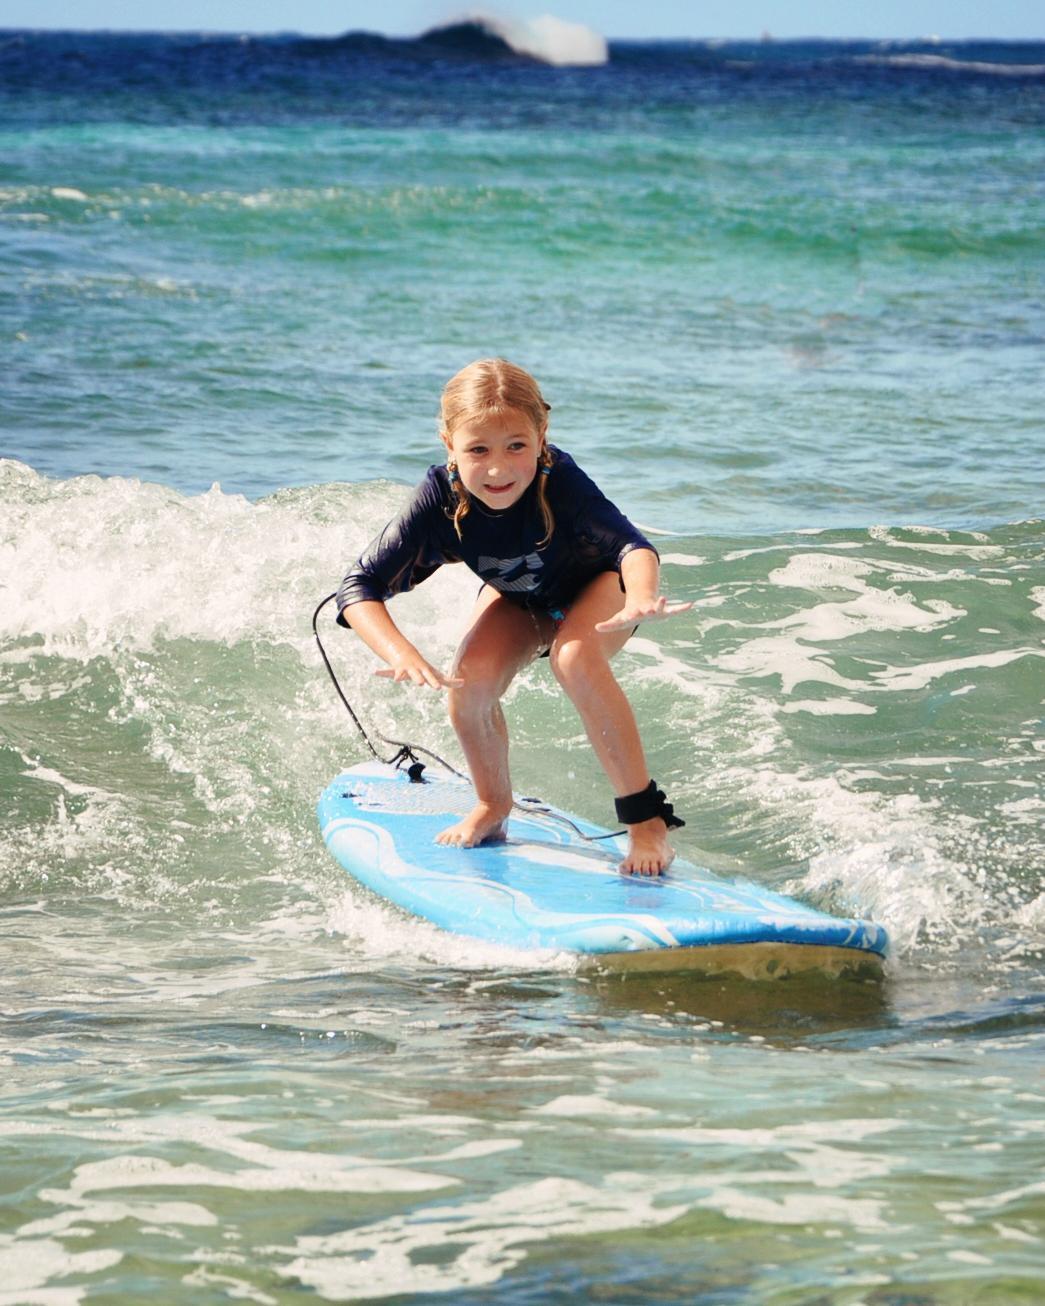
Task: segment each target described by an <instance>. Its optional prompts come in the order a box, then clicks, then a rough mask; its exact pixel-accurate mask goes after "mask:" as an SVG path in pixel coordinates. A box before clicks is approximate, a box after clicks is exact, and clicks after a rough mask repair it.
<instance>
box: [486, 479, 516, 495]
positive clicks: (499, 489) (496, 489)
mask: <svg viewBox="0 0 1045 1306" xmlns="http://www.w3.org/2000/svg"><path fill="white" fill-rule="evenodd" d="M514 484H515V482H514V481H509V482H508V484H507V485H484V486H483V489H484V490H485V491H486V492H487V494H507V493H508V491H509V490H510V489H511V488H512V486H513V485H514Z"/></svg>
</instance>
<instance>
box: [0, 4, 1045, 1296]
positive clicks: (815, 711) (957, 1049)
mask: <svg viewBox="0 0 1045 1306" xmlns="http://www.w3.org/2000/svg"><path fill="white" fill-rule="evenodd" d="M547 53H548V52H547V51H546V54H547ZM552 54H554V51H552ZM0 106H2V110H3V112H2V114H0V142H2V148H0V340H2V342H3V360H4V361H3V367H2V369H0V422H2V425H0V939H2V944H0V950H2V956H3V965H2V966H0V1067H2V1074H3V1091H2V1094H0V1175H2V1182H0V1266H2V1267H3V1273H2V1275H0V1303H19V1304H22V1303H41V1304H44V1303H45V1304H46V1306H52V1304H59V1306H65V1304H66V1303H77V1302H80V1301H84V1302H88V1301H99V1302H106V1303H120V1304H121V1306H123V1304H124V1303H126V1304H127V1306H132V1304H137V1303H140V1302H142V1301H145V1300H149V1301H153V1302H156V1303H183V1302H185V1303H189V1302H191V1303H210V1302H221V1301H226V1300H232V1299H236V1300H246V1301H254V1302H261V1303H283V1302H291V1301H298V1300H304V1299H307V1298H312V1299H317V1300H320V1301H394V1302H404V1303H406V1302H409V1303H436V1302H446V1301H452V1302H464V1303H468V1302H476V1303H479V1302H483V1303H485V1302H498V1303H512V1306H523V1304H524V1303H537V1302H539V1303H559V1302H566V1301H577V1300H580V1301H600V1302H603V1301H604V1302H617V1303H629V1304H630V1303H639V1302H643V1303H708V1304H709V1306H711V1304H714V1306H725V1304H727V1303H728V1304H729V1306H739V1304H741V1303H743V1304H745V1306H746V1304H747V1303H751V1304H758V1306H762V1304H763V1303H770V1304H772V1306H785V1304H786V1306H799V1304H804V1303H813V1302H815V1303H818V1304H819V1303H830V1304H831V1306H835V1304H836V1303H837V1304H838V1306H842V1304H845V1306H856V1304H857V1303H868V1306H871V1304H873V1306H886V1304H888V1306H898V1304H900V1303H904V1304H906V1303H911V1304H913V1303H918V1306H930V1304H931V1306H936V1304H937V1303H939V1304H941V1306H964V1304H965V1303H979V1302H984V1303H991V1304H992V1306H993V1304H994V1303H1009V1302H1013V1303H1015V1302H1029V1301H1033V1300H1037V1299H1038V1298H1039V1297H1040V1293H1041V1281H1042V1248H1041V1238H1042V1225H1043V1219H1045V1186H1043V1184H1042V1179H1041V1175H1042V1156H1043V1154H1042V1117H1043V1111H1042V1107H1043V1103H1045V1090H1043V1086H1042V1085H1043V1080H1042V1055H1041V1053H1042V1044H1043V1033H1045V986H1043V968H1042V961H1043V957H1045V886H1043V876H1045V853H1043V841H1042V828H1043V816H1045V793H1043V784H1042V774H1043V773H1042V764H1043V760H1045V756H1043V755H1045V731H1043V728H1042V720H1043V717H1042V697H1043V688H1045V640H1043V637H1045V624H1043V623H1045V548H1043V536H1045V531H1043V525H1042V497H1043V495H1042V491H1043V487H1045V434H1043V428H1042V411H1043V406H1045V404H1043V401H1045V395H1043V388H1042V380H1041V377H1042V358H1043V348H1042V346H1043V343H1045V307H1043V305H1045V294H1043V291H1045V285H1043V280H1045V278H1043V268H1045V240H1043V236H1042V227H1041V212H1042V200H1043V198H1045V196H1043V191H1045V184H1043V177H1045V133H1043V132H1042V127H1043V125H1045V46H1041V45H1023V46H1011V45H1010V46H1004V45H991V44H989V43H979V44H976V45H947V44H945V43H944V44H938V45H933V46H905V45H899V44H891V43H877V44H872V43H862V44H858V43H850V44H830V43H806V44H794V45H786V44H764V45H758V44H755V45H742V44H736V43H734V44H727V45H721V44H720V45H707V44H696V43H693V44H685V45H681V44H675V45H611V46H610V48H609V51H608V55H607V57H606V59H605V61H604V62H602V63H593V64H591V65H590V66H584V67H576V66H554V65H551V64H549V63H542V62H537V61H534V60H531V59H526V58H522V57H520V56H518V55H517V54H514V53H513V52H512V51H511V50H510V49H509V48H508V47H506V46H503V45H500V44H498V42H497V41H490V40H487V39H485V38H484V36H483V33H482V32H479V31H478V30H477V29H465V31H464V32H463V33H458V34H457V36H456V37H455V39H454V40H452V41H451V40H444V41H441V42H440V41H435V42H428V43H425V42H381V41H378V40H375V39H373V38H364V37H360V36H357V37H352V38H345V39H342V40H340V41H330V42H323V41H303V40H299V39H297V38H292V37H282V38H267V39H251V38H239V37H235V38H231V37H230V38H218V37H208V38H203V37H190V36H178V37H158V36H137V37H129V36H122V37H121V36H113V35H108V36H101V35H93V36H91V35H83V34H80V35H77V34H50V35H44V34H33V33H20V32H3V33H0ZM495 353H500V354H504V355H506V356H508V357H510V358H512V359H514V360H515V361H518V362H519V363H521V364H523V365H524V366H526V367H528V368H530V369H531V370H532V371H533V372H534V373H535V374H536V375H537V377H538V378H539V379H540V381H541V383H542V386H543V388H544V391H545V394H546V396H547V398H548V399H549V401H550V403H551V404H552V408H553V411H552V415H551V417H552V437H553V439H554V440H555V442H556V443H557V444H559V445H561V446H562V447H564V448H566V449H568V450H569V451H570V452H571V453H573V454H574V456H575V457H576V458H577V459H578V461H579V462H580V463H581V464H582V465H583V466H584V467H585V468H586V469H587V470H588V471H590V472H591V473H592V475H594V476H595V478H596V479H597V480H598V481H599V483H600V484H601V485H602V486H603V488H604V489H605V490H606V492H607V493H608V494H609V495H610V496H611V497H612V498H613V499H615V501H616V502H618V503H619V504H620V506H621V507H622V508H623V509H624V510H625V511H627V512H628V513H629V515H630V516H632V517H633V519H634V520H636V521H637V522H639V523H641V524H642V525H643V526H645V527H647V528H649V529H651V530H653V531H655V532H658V534H657V535H656V536H655V538H656V541H657V543H658V546H659V547H660V549H661V552H662V555H663V560H664V575H665V581H666V585H667V588H668V591H669V593H670V594H671V596H672V597H675V598H679V599H692V600H693V601H694V603H695V607H694V609H693V611H692V613H691V614H689V615H688V616H686V617H683V618H679V619H677V620H676V621H674V622H673V623H670V624H667V623H666V624H664V625H661V626H657V627H651V628H649V630H647V631H640V632H639V634H638V635H637V636H636V637H635V638H634V639H633V640H632V641H631V642H630V644H629V645H628V647H627V649H626V650H625V652H624V653H623V654H622V655H621V657H620V659H619V675H620V677H621V680H622V683H623V684H624V685H625V687H626V689H627V691H628V693H629V695H630V697H631V698H632V701H633V702H634V704H635V706H636V710H637V712H638V714H639V717H640V720H641V722H642V725H643V731H644V737H645V739H646V743H647V749H648V753H649V755H650V759H651V765H652V768H653V773H654V774H655V775H656V776H657V778H658V780H660V781H661V782H662V783H664V784H665V785H666V786H667V787H668V789H669V791H670V793H671V797H672V799H673V800H674V802H675V805H676V807H677V809H678V810H680V811H681V812H682V813H683V814H684V815H685V817H686V819H687V825H686V827H685V829H684V830H682V831H680V832H679V833H678V846H679V847H680V849H681V850H682V851H683V852H684V853H685V854H686V855H687V856H689V857H691V858H692V859H693V860H695V861H698V862H701V863H703V864H705V865H708V866H711V867H712V868H714V869H715V870H717V871H720V872H723V873H725V874H732V875H743V876H747V877H749V878H752V879H755V880H757V881H759V882H761V883H764V884H767V885H770V886H772V887H773V888H778V889H784V890H786V891H787V892H790V893H793V894H795V895H796V896H798V897H799V898H801V899H802V900H804V901H808V902H812V903H814V904H816V905H818V906H822V907H827V908H828V909H834V910H837V911H839V912H843V913H845V914H858V915H864V916H868V917H871V918H873V919H875V920H877V921H880V922H882V923H883V924H884V925H885V926H886V927H887V928H888V929H889V931H890V933H891V936H892V939H893V954H892V957H891V960H890V963H889V967H888V970H887V974H886V979H885V982H884V984H883V985H882V986H870V987H869V986H867V985H864V984H856V983H839V982H835V983H826V982H824V983H811V982H810V983H801V984H800V983H798V982H797V981H786V982H781V983H778V984H775V985H752V984H745V983H744V982H742V981H731V980H722V979H719V980H715V981H711V980H700V979H694V978H692V977H690V978H682V977H679V978H671V977H663V976H661V977H658V978H657V979H656V980H652V979H647V980H642V979H637V978H629V979H628V980H626V981H625V980H621V979H620V978H617V979H611V978H599V977H595V976H592V975H586V974H582V973H578V972H577V970H576V968H575V967H574V965H573V964H572V963H571V961H570V959H569V958H567V957H562V956H541V957H539V958H538V959H537V960H536V961H535V960H534V959H533V958H532V957H528V956H522V955H518V954H514V953H510V952H506V951H503V950H499V949H495V948H490V947H487V946H485V945H480V944H477V943H473V942H469V941H467V940H462V939H457V938H454V937H452V936H448V935H445V934H442V933H440V932H439V931H437V930H435V929H434V928H431V927H428V926H426V925H424V924H420V923H417V922H414V921H411V920H408V919H406V918H404V917H403V916H402V915H400V914H398V913H397V912H396V911H395V910H393V909H392V908H388V907H385V906H382V905H381V904H380V903H377V902H376V901H374V900H373V899H371V898H369V897H368V896H367V895H366V894H365V893H364V892H363V891H361V890H359V889H357V888H353V886H352V885H351V884H350V883H349V882H348V881H347V880H346V878H345V876H344V875H343V873H342V872H341V871H340V870H339V868H338V867H337V866H336V865H335V864H334V863H333V862H332V860H331V859H330V858H329V857H328V856H327V854H326V852H325V850H324V848H323V846H322V843H321V841H320V839H319V835H318V831H317V829H316V822H315V816H314V802H315V799H316V797H317V795H318V793H319V791H320V790H321V789H322V788H323V786H324V785H325V783H326V781H327V780H328V779H329V778H330V777H331V776H332V775H333V774H334V773H335V771H336V770H338V769H339V768H341V767H343V766H345V765H348V764H351V763H352V762H355V761H358V760H361V759H362V757H363V755H364V751H365V749H364V746H363V745H362V744H361V741H360V740H359V738H358V736H357V735H356V734H355V733H354V731H353V729H352V727H351V723H350V722H349V721H348V718H347V717H346V715H345V714H344V712H343V710H342V709H341V707H340V705H339V704H338V703H337V701H336V699H335V698H334V696H333V694H332V691H331V688H330V685H329V682H328V681H327V679H326V676H325V674H324V672H323V668H322V665H321V663H320V661H319V658H318V654H317V652H316V650H315V645H314V643H313V641H312V635H311V629H310V620H311V614H312V609H313V608H314V606H315V603H316V602H317V601H318V600H319V599H320V598H321V597H322V596H323V595H324V594H327V593H329V592H330V591H331V590H332V589H333V588H334V587H335V585H336V583H337V581H338V580H339V579H340V576H341V574H342V572H343V570H344V568H345V566H346V564H347V563H349V562H350V561H351V560H352V558H353V557H354V556H355V553H356V552H357V551H358V550H359V549H360V548H361V547H362V545H363V544H365V543H366V541H367V540H368V539H369V538H370V537H371V536H372V535H373V534H374V533H376V531H377V530H378V529H379V528H380V527H381V526H382V525H383V524H384V522H385V521H386V520H387V519H388V517H389V516H390V515H391V514H392V513H393V512H394V511H395V510H396V508H397V506H398V505H399V504H401V503H402V502H403V500H404V499H405V496H406V494H407V493H408V490H409V487H410V486H411V485H412V484H413V483H415V482H416V481H417V480H418V479H420V476H421V475H422V474H423V471H424V469H425V467H426V466H427V464H428V463H429V462H433V461H435V460H436V458H437V457H438V452H439V446H438V442H437V438H436V421H435V414H436V410H437V405H438V396H439V391H440V389H441V387H442V385H443V383H444V382H445V380H446V379H447V378H448V377H449V376H450V375H451V374H452V373H453V372H454V371H456V370H457V369H458V368H460V367H461V366H463V365H464V364H465V363H466V362H468V361H470V360H471V359H473V358H475V357H479V356H484V355H489V354H495ZM458 570H459V569H456V568H446V569H444V571H443V572H441V573H440V574H439V575H437V576H436V577H434V578H433V579H432V580H431V581H429V582H427V583H426V584H425V585H424V586H422V587H420V588H419V589H418V590H417V591H415V592H414V593H413V594H412V595H409V596H405V597H404V598H402V599H400V600H397V601H396V602H397V606H396V607H395V609H394V614H395V617H396V620H397V621H400V622H401V624H402V625H403V627H404V628H405V629H406V630H407V632H408V633H409V634H410V635H411V637H412V638H414V639H416V640H417V641H418V642H419V643H420V644H421V646H422V647H423V648H424V649H425V650H426V652H428V653H429V654H430V656H431V657H432V658H433V660H435V661H437V662H440V663H442V664H444V665H445V664H448V663H449V661H450V659H451V657H452V654H453V650H454V647H455V645H456V641H457V639H458V638H459V637H460V634H461V632H462V628H463V624H464V620H465V614H466V612H467V609H468V605H469V603H470V599H471V595H472V592H473V590H474V582H473V581H471V579H470V578H469V577H468V576H466V575H461V574H457V573H458ZM327 642H328V646H329V647H330V648H331V651H332V656H333V658H334V661H335V665H336V667H337V670H338V673H339V675H340V676H341V677H342V680H343V683H344V685H345V688H346V691H347V692H348V693H349V695H350V697H351V699H352V701H353V703H354V704H355V706H356V708H357V710H358V711H359V712H360V713H361V715H362V716H363V718H364V720H365V721H366V723H367V725H368V726H369V727H372V728H373V729H375V730H379V731H383V732H384V733H386V734H397V735H398V736H400V737H401V736H407V737H409V738H411V739H414V740H416V741H417V742H420V743H423V744H425V745H427V746H429V747H432V748H435V749H436V750H437V751H439V752H445V753H446V754H447V756H449V757H451V758H453V759H455V760H456V759H457V756H458V755H457V752H456V746H455V744H454V742H453V740H452V736H451V732H450V730H449V727H448V725H447V722H446V720H445V708H444V706H443V704H442V702H441V701H440V700H439V699H438V698H437V696H436V695H434V694H428V695H421V694H419V693H416V694H415V693H410V692H404V691H403V690H402V689H397V688H396V687H394V686H390V685H387V684H385V683H384V682H383V681H379V680H375V679H374V678H373V676H372V671H373V665H374V664H373V659H372V658H371V657H370V656H369V655H367V654H365V653H364V652H362V651H361V649H360V647H359V646H358V645H357V644H356V643H355V642H354V641H353V640H352V639H351V638H350V637H349V636H347V635H344V634H340V633H338V632H336V631H335V630H334V628H333V626H332V625H331V626H330V627H329V640H328V641H327ZM506 711H507V713H508V716H509V721H510V725H511V729H512V736H513V741H514V744H513V749H514V751H513V767H514V773H515V779H516V785H517V788H518V789H519V790H520V791H523V792H527V793H538V794H541V795H543V796H545V797H548V798H553V799H554V800H555V801H556V802H559V803H561V804H562V805H563V806H565V807H567V808H569V809H572V810H574V811H577V812H580V813H582V814H583V815H585V816H586V817H588V818H590V819H593V820H597V821H602V822H606V821H608V820H609V819H610V817H611V808H610V802H609V794H608V792H607V789H606V785H605V782H604V780H603V779H602V778H601V776H600V773H599V771H598V767H597V764H596V763H595V762H594V760H593V759H592V757H591V756H590V752H589V749H588V747H587V745H586V742H585V740H584V738H583V735H582V732H581V727H580V724H579V721H578V720H577V719H576V717H575V716H574V714H573V710H572V708H571V707H570V706H569V704H568V703H567V702H566V701H565V700H564V698H563V697H562V696H561V694H559V693H558V691H557V690H556V689H555V687H554V684H553V682H552V680H551V679H550V677H549V674H548V671H547V669H546V668H545V667H540V666H538V667H534V668H533V669H531V670H530V671H528V672H527V673H526V674H524V675H523V676H522V677H521V679H520V681H519V682H518V683H517V685H516V686H514V687H513V689H512V691H511V692H510V695H509V698H508V701H507V704H506Z"/></svg>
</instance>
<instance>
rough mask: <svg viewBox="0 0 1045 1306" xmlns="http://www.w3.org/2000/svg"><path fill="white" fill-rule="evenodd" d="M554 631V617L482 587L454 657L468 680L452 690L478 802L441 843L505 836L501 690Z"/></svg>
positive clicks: (507, 781) (454, 717) (507, 792)
mask: <svg viewBox="0 0 1045 1306" xmlns="http://www.w3.org/2000/svg"><path fill="white" fill-rule="evenodd" d="M551 634H552V622H551V620H550V618H547V617H536V618H535V616H534V614H533V613H530V612H527V611H526V610H525V609H523V608H519V607H516V606H515V605H514V604H512V603H509V602H508V600H507V599H504V598H502V597H501V596H500V595H499V594H498V593H497V591H496V590H493V589H491V588H490V587H489V586H486V587H485V588H484V589H483V590H482V591H481V592H480V595H479V599H478V602H477V603H476V606H475V612H474V613H473V616H472V624H471V626H470V627H469V629H468V633H467V634H466V635H465V637H464V639H463V640H462V641H461V647H460V648H459V649H458V651H457V657H456V659H455V661H454V671H453V674H454V675H455V676H459V677H460V678H461V679H463V680H464V682H465V683H464V685H462V686H461V688H460V689H451V690H450V691H449V706H450V720H451V722H452V723H453V727H454V729H455V730H456V731H457V737H458V739H459V740H460V741H461V748H462V749H463V750H464V755H465V759H466V761H467V762H468V770H469V771H470V773H471V776H472V783H473V784H474V785H475V796H476V804H475V807H474V808H473V809H472V810H471V811H470V812H469V813H468V815H467V816H465V817H464V818H463V819H462V820H460V821H458V822H457V824H456V825H451V826H449V827H448V828H447V829H445V830H443V831H441V832H440V833H439V834H438V835H436V843H444V844H456V845H459V846H460V847H463V848H471V847H473V846H474V845H475V844H477V843H482V842H483V840H485V839H503V838H504V837H505V825H504V823H505V821H506V819H507V817H508V813H509V812H510V811H511V809H512V782H511V777H510V775H509V772H508V728H507V725H506V724H505V720H504V713H503V712H502V711H501V696H502V695H503V694H504V691H505V690H506V689H507V688H508V686H509V685H510V684H511V682H512V679H513V677H514V676H515V674H516V672H518V671H519V670H520V669H521V668H522V667H524V666H526V664H527V663H528V662H531V661H532V660H533V658H534V657H536V655H537V654H538V653H539V652H540V650H541V649H542V648H543V647H544V646H545V645H546V644H547V643H548V642H549V640H550V639H551Z"/></svg>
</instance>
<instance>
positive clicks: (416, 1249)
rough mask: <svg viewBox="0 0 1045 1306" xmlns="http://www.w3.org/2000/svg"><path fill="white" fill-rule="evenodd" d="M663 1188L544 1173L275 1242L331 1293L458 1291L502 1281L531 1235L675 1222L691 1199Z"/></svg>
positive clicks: (295, 1275)
mask: <svg viewBox="0 0 1045 1306" xmlns="http://www.w3.org/2000/svg"><path fill="white" fill-rule="evenodd" d="M663 1188H664V1184H663V1183H662V1182H657V1181H654V1182H653V1183H651V1182H650V1177H649V1175H642V1176H639V1175H608V1176H607V1177H606V1180H605V1181H604V1183H603V1184H602V1185H601V1186H599V1187H596V1186H594V1185H591V1184H586V1183H580V1182H577V1181H575V1180H570V1179H560V1178H546V1179H540V1180H537V1181H536V1182H534V1183H529V1184H519V1185H517V1186H515V1187H511V1188H507V1189H505V1190H503V1191H502V1192H499V1193H495V1194H492V1195H491V1196H489V1197H487V1198H484V1199H483V1200H480V1201H473V1202H462V1203H459V1204H455V1205H445V1206H427V1207H425V1208H423V1209H422V1210H420V1211H418V1212H417V1213H416V1214H414V1215H396V1216H392V1217H390V1218H388V1219H384V1220H378V1221H375V1222H372V1223H370V1224H364V1225H360V1226H357V1227H356V1228H352V1229H347V1230H345V1231H343V1232H340V1233H332V1234H322V1235H315V1236H311V1235H310V1236H305V1237H300V1238H298V1239H297V1240H296V1243H295V1244H294V1246H293V1247H292V1248H288V1249H282V1248H277V1249H273V1250H274V1251H284V1250H286V1251H288V1252H289V1253H290V1254H291V1255H292V1256H293V1259H292V1260H291V1261H290V1262H289V1263H288V1264H287V1265H286V1266H285V1267H284V1268H283V1269H282V1270H281V1271H280V1272H281V1273H282V1274H283V1275H285V1276H286V1277H287V1278H291V1279H297V1280H298V1281H299V1282H301V1283H302V1284H304V1285H305V1286H306V1287H308V1288H312V1289H313V1290H314V1291H315V1292H317V1293H318V1294H320V1295H321V1296H322V1297H324V1298H325V1299H327V1300H330V1301H351V1300H353V1299H355V1298H357V1297H362V1296H365V1297H367V1298H378V1297H391V1296H399V1295H401V1294H411V1293H431V1292H454V1291H458V1292H460V1291H464V1290H467V1289H473V1288H482V1287H486V1286H489V1285H490V1284H493V1283H496V1282H497V1281H498V1280H499V1279H501V1278H502V1277H503V1276H504V1275H505V1274H506V1273H508V1271H510V1270H512V1269H514V1268H515V1267H516V1266H517V1265H519V1264H520V1263H521V1262H522V1261H524V1260H525V1258H526V1255H527V1252H526V1249H527V1247H529V1246H533V1245H534V1244H540V1243H542V1242H547V1241H549V1240H552V1239H554V1240H559V1239H563V1238H583V1237H586V1236H588V1235H591V1234H599V1233H602V1234H605V1233H613V1232H616V1231H623V1230H631V1229H648V1228H654V1227H656V1226H658V1225H664V1224H669V1223H670V1222H671V1221H672V1220H674V1219H676V1218H677V1217H678V1216H679V1215H682V1214H683V1213H684V1211H685V1210H686V1207H685V1206H678V1205H676V1206H659V1205H655V1199H656V1194H657V1192H658V1191H659V1190H663ZM651 1190H652V1191H651Z"/></svg>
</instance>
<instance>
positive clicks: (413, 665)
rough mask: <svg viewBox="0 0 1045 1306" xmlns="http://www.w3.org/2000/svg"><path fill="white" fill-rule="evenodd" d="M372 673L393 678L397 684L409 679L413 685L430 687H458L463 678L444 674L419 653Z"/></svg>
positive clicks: (387, 678) (461, 683) (389, 678)
mask: <svg viewBox="0 0 1045 1306" xmlns="http://www.w3.org/2000/svg"><path fill="white" fill-rule="evenodd" d="M374 675H375V676H384V677H385V679H386V680H394V681H395V682H396V684H397V685H398V684H402V683H403V682H404V681H407V680H409V681H411V682H412V683H413V684H415V685H429V686H431V688H432V689H458V688H459V687H460V686H461V685H463V684H464V681H463V680H459V679H456V678H455V677H453V676H444V675H443V673H442V672H441V671H440V670H438V668H436V667H433V666H432V664H431V663H430V662H426V661H425V659H424V658H423V657H422V656H421V655H420V653H417V654H415V655H414V656H413V657H405V658H403V659H402V660H401V661H400V662H397V663H395V664H394V665H393V666H390V667H381V668H379V669H378V670H377V671H375V672H374Z"/></svg>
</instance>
